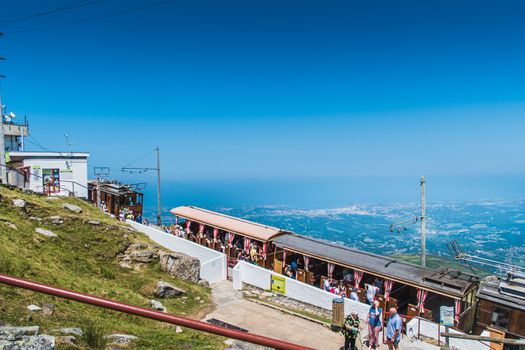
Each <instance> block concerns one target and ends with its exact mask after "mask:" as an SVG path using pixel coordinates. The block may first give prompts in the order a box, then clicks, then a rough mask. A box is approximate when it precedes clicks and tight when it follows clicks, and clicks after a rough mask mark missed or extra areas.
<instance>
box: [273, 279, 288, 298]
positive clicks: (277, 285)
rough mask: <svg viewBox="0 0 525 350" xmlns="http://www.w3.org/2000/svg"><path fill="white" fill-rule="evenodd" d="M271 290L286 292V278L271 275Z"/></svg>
mask: <svg viewBox="0 0 525 350" xmlns="http://www.w3.org/2000/svg"><path fill="white" fill-rule="evenodd" d="M272 292H277V293H281V294H285V293H286V278H284V277H281V276H277V275H272Z"/></svg>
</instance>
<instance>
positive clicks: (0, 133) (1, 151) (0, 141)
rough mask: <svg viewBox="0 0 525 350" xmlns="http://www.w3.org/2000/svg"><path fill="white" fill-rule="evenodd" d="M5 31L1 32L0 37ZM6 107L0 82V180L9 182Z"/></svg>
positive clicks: (4, 182) (1, 76)
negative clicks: (5, 131)
mask: <svg viewBox="0 0 525 350" xmlns="http://www.w3.org/2000/svg"><path fill="white" fill-rule="evenodd" d="M3 36H4V33H2V32H0V38H1V37H3ZM0 61H5V58H4V57H0ZM3 78H5V75H0V80H1V79H3ZM4 142H5V141H4V108H3V107H2V84H1V82H0V182H1V183H3V184H7V168H6V164H5V143H4Z"/></svg>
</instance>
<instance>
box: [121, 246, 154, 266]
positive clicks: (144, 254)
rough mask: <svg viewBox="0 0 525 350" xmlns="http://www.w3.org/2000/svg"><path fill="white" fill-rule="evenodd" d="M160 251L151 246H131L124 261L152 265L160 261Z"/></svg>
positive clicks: (125, 254)
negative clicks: (151, 263)
mask: <svg viewBox="0 0 525 350" xmlns="http://www.w3.org/2000/svg"><path fill="white" fill-rule="evenodd" d="M157 251H158V249H157V248H156V247H154V246H152V245H150V244H144V243H133V244H130V245H129V247H128V249H126V252H125V253H124V260H126V261H128V263H133V262H137V263H150V262H153V261H155V260H157V259H158V254H157Z"/></svg>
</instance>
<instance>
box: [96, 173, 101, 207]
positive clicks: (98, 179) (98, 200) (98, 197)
mask: <svg viewBox="0 0 525 350" xmlns="http://www.w3.org/2000/svg"><path fill="white" fill-rule="evenodd" d="M101 207H102V198H100V176H97V208H98V209H100V208H101Z"/></svg>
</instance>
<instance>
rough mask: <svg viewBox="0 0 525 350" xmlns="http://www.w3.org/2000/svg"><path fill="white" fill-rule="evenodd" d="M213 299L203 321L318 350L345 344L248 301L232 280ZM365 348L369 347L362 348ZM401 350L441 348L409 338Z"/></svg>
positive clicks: (323, 330) (214, 287) (321, 329)
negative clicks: (222, 322)
mask: <svg viewBox="0 0 525 350" xmlns="http://www.w3.org/2000/svg"><path fill="white" fill-rule="evenodd" d="M212 298H213V302H214V303H215V304H216V309H215V310H214V311H213V312H211V313H209V314H208V315H206V317H205V318H204V320H208V319H210V318H215V319H217V320H220V321H224V322H227V323H229V324H232V325H234V326H237V327H241V328H244V329H246V330H248V331H249V332H251V333H255V334H260V335H265V336H268V337H272V338H277V339H283V340H286V341H289V342H292V343H297V344H300V345H305V346H308V347H312V348H315V349H322V350H339V349H341V347H342V346H343V343H344V339H343V337H342V336H341V335H340V334H337V333H334V332H332V331H330V330H329V329H328V328H326V327H324V326H321V325H319V324H317V323H314V322H310V321H307V320H305V319H302V318H299V317H294V316H291V315H288V314H286V313H283V312H280V311H277V310H275V309H272V308H269V307H266V306H263V305H258V304H256V303H254V302H251V301H248V300H245V299H243V298H242V293H241V292H238V291H235V290H233V287H232V284H231V282H229V281H223V282H219V283H215V284H213V285H212ZM358 348H359V349H361V347H358ZM363 349H368V348H367V347H363ZM384 349H387V346H386V345H382V346H381V347H380V350H384ZM400 349H402V350H439V348H438V347H436V346H433V345H430V344H426V343H422V342H419V341H413V340H411V339H409V338H407V337H404V338H403V339H402V341H401V344H400Z"/></svg>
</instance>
